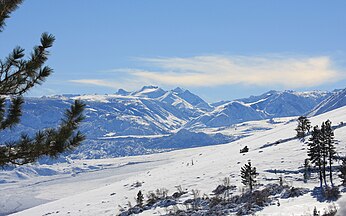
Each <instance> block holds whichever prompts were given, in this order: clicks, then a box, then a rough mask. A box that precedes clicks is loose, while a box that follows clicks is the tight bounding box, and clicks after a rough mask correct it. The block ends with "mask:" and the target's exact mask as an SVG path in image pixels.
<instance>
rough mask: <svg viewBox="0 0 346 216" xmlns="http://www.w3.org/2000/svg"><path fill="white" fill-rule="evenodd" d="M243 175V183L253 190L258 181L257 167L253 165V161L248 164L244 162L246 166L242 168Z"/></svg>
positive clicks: (241, 173)
mask: <svg viewBox="0 0 346 216" xmlns="http://www.w3.org/2000/svg"><path fill="white" fill-rule="evenodd" d="M240 175H241V183H242V184H244V185H245V186H248V187H249V188H250V192H252V189H253V186H254V184H255V183H256V177H257V175H258V173H257V172H256V167H252V166H251V162H248V164H244V166H243V167H242V168H241V170H240Z"/></svg>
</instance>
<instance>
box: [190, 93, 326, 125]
mask: <svg viewBox="0 0 346 216" xmlns="http://www.w3.org/2000/svg"><path fill="white" fill-rule="evenodd" d="M329 95H331V93H328V92H324V91H312V92H295V91H283V92H280V91H269V92H267V93H264V94H262V95H259V96H251V97H249V98H243V99H239V100H236V101H231V102H225V101H224V102H220V103H214V105H218V106H217V107H216V108H215V109H214V110H213V111H212V112H209V113H206V114H204V115H202V116H199V117H198V118H196V119H193V120H191V121H190V122H188V123H187V124H186V125H185V127H186V128H190V129H195V128H205V127H207V128H208V127H221V126H230V125H232V124H235V123H239V122H245V121H253V120H260V119H270V118H277V117H288V116H299V115H304V114H306V113H307V112H309V111H310V110H311V109H313V108H314V107H315V106H316V105H318V104H319V103H320V102H321V101H323V100H324V99H325V98H327V97H328V96H329Z"/></svg>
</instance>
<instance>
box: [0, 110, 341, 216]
mask: <svg viewBox="0 0 346 216" xmlns="http://www.w3.org/2000/svg"><path fill="white" fill-rule="evenodd" d="M327 119H330V120H331V121H332V122H333V125H338V124H339V122H345V121H346V107H343V108H339V109H336V110H333V111H331V112H328V113H324V114H322V115H319V116H315V117H312V118H311V119H310V120H311V122H312V124H313V125H315V124H319V125H320V124H321V122H322V121H325V120H327ZM295 127H296V122H288V123H286V124H277V125H276V127H275V128H273V129H272V130H266V131H262V132H258V133H256V134H254V135H253V136H249V137H246V138H243V139H241V140H237V141H235V142H231V143H229V144H225V145H217V146H207V147H200V148H193V149H185V150H178V151H173V152H166V153H160V154H153V155H146V156H136V157H125V158H115V159H107V160H83V161H75V162H74V163H69V164H60V165H58V167H60V168H54V167H50V168H52V169H53V170H57V169H60V170H64V166H65V167H66V168H65V169H67V170H69V169H70V170H71V169H72V167H80V168H79V170H80V173H79V174H76V173H75V172H74V173H72V174H71V173H65V174H60V175H57V177H56V178H52V176H49V177H40V178H39V179H35V178H29V179H28V180H26V181H20V182H17V183H12V184H11V183H6V184H0V190H1V191H2V192H3V195H2V197H1V198H0V200H1V203H2V205H4V206H14V204H13V203H20V202H21V199H22V201H23V202H30V201H31V202H36V203H38V204H39V203H40V202H41V203H43V202H47V201H49V200H50V201H51V202H47V203H46V204H42V205H38V206H36V207H34V208H30V209H27V210H25V211H21V212H18V213H17V214H14V215H25V216H30V215H114V214H116V213H117V212H119V209H120V207H125V208H126V206H127V204H128V202H131V203H134V202H135V200H134V197H135V196H136V194H137V192H138V191H139V190H141V191H142V192H143V193H144V194H146V193H148V192H149V191H155V190H156V189H158V188H167V189H168V190H169V192H168V194H173V193H174V192H175V191H176V190H177V189H176V186H178V185H180V186H181V188H182V189H183V190H186V191H187V192H188V193H187V194H185V195H184V196H183V197H181V198H180V199H178V203H179V202H183V201H184V200H186V199H188V198H191V197H192V196H193V195H192V193H191V190H192V189H198V190H200V194H201V195H203V194H207V195H210V194H211V192H212V190H214V189H215V188H216V187H217V185H219V184H222V179H224V178H225V177H229V178H230V183H231V184H232V185H235V186H237V190H236V191H234V193H235V194H238V193H240V192H241V191H242V188H243V187H242V184H241V181H240V177H239V173H240V168H241V167H242V166H243V165H244V164H245V163H247V161H248V160H251V162H252V164H253V165H254V166H255V167H257V171H258V172H259V177H258V181H259V183H261V184H268V183H276V182H279V177H280V176H281V177H283V181H284V183H285V184H288V185H291V186H294V187H303V188H307V189H308V190H310V192H309V193H307V194H305V195H303V196H300V197H297V198H289V199H285V198H279V199H278V200H279V202H280V205H271V206H269V207H265V208H264V209H263V210H262V211H259V212H257V214H258V215H307V214H311V213H312V211H313V208H314V207H315V206H316V207H317V209H318V210H321V211H323V208H326V207H327V206H328V205H330V204H332V202H323V201H322V202H321V201H318V198H316V194H314V192H313V189H314V187H315V186H318V177H317V173H313V175H312V179H311V180H309V181H308V183H304V182H303V180H302V179H303V174H302V172H301V169H302V165H303V162H304V159H305V158H306V157H307V145H306V144H304V143H303V142H301V141H299V140H298V139H288V138H292V137H294V136H295V130H294V128H295ZM335 138H336V139H337V140H339V143H338V144H337V151H338V152H339V153H340V155H345V154H346V148H345V146H346V145H345V144H346V127H339V128H337V129H336V130H335ZM284 139H288V140H289V141H287V142H282V140H284ZM280 140H281V141H280ZM278 141H279V142H278ZM244 146H248V147H249V149H250V150H249V152H248V153H246V154H240V153H239V150H240V149H241V148H243V147H244ZM121 164H122V165H123V166H121ZM192 164H193V165H192ZM68 167H70V168H68ZM101 167H102V168H101ZM107 167H109V168H107ZM123 167H125V168H126V169H125V170H124V169H123ZM92 168H93V171H92V172H91V170H92ZM83 169H84V171H83ZM88 170H89V171H88ZM334 178H335V184H337V185H338V184H340V181H339V180H336V179H337V173H336V172H335V176H334ZM59 179H63V180H59ZM29 191H31V192H29ZM61 191H65V192H64V193H61ZM16 194H17V195H18V194H21V195H22V196H17V195H16ZM27 194H29V195H30V197H31V199H28V198H27V199H26V198H25V197H26V196H27ZM19 197H21V198H19ZM344 197H345V194H344V193H342V198H341V199H340V200H341V201H342V200H343V199H344ZM52 200H55V201H52ZM335 204H336V205H337V207H338V208H339V207H343V205H340V204H339V203H338V202H336V203H335ZM180 208H182V206H180ZM160 213H161V214H164V213H166V209H165V208H160V207H157V208H155V209H150V210H146V211H144V212H143V213H142V214H140V215H159V214H160Z"/></svg>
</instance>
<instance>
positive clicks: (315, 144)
mask: <svg viewBox="0 0 346 216" xmlns="http://www.w3.org/2000/svg"><path fill="white" fill-rule="evenodd" d="M320 136H321V130H320V129H319V128H318V126H315V127H314V128H313V130H312V132H311V137H310V138H309V143H308V146H309V149H308V156H309V160H310V161H311V163H313V164H314V165H315V166H316V167H318V171H319V177H320V187H322V184H323V173H322V148H321V140H320Z"/></svg>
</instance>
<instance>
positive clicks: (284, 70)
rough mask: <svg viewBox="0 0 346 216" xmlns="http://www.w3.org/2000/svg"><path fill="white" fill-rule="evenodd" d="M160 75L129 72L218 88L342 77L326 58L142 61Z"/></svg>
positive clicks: (300, 84) (161, 80)
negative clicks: (154, 68)
mask: <svg viewBox="0 0 346 216" xmlns="http://www.w3.org/2000/svg"><path fill="white" fill-rule="evenodd" d="M143 60H144V61H146V62H149V63H151V64H153V65H154V66H156V67H159V68H161V70H160V71H159V72H153V71H138V70H134V71H129V72H131V73H132V74H134V75H135V76H137V77H139V78H142V79H145V80H152V81H154V82H158V83H163V84H170V85H172V84H174V85H181V86H218V85H226V84H250V85H252V84H254V85H263V86H264V85H282V86H285V87H293V88H294V87H311V86H317V85H320V84H324V83H328V82H333V81H335V80H336V79H338V78H340V77H341V76H343V77H342V78H345V77H344V75H343V74H342V73H341V72H340V71H338V70H336V69H335V68H333V66H332V61H331V59H330V58H329V57H326V56H321V57H301V58H292V57H289V58H288V57H284V56H274V57H243V56H230V57H227V56H198V57H192V58H156V59H153V58H152V59H143Z"/></svg>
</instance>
